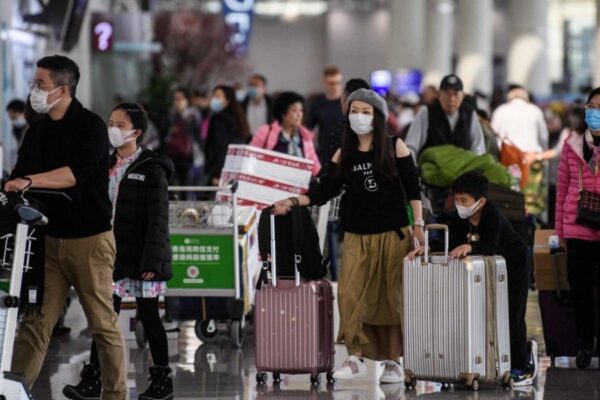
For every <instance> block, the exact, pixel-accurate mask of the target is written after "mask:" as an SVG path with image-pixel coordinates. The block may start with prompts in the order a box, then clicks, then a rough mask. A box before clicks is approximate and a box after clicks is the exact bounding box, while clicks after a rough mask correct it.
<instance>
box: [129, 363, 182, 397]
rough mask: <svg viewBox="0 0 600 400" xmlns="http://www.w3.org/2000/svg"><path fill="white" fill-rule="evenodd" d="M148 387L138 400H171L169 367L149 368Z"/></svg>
mask: <svg viewBox="0 0 600 400" xmlns="http://www.w3.org/2000/svg"><path fill="white" fill-rule="evenodd" d="M149 380H150V387H148V389H146V391H145V392H144V393H141V394H140V395H139V396H138V400H171V399H173V397H174V395H173V374H172V371H171V368H169V367H157V366H154V367H150V378H149Z"/></svg>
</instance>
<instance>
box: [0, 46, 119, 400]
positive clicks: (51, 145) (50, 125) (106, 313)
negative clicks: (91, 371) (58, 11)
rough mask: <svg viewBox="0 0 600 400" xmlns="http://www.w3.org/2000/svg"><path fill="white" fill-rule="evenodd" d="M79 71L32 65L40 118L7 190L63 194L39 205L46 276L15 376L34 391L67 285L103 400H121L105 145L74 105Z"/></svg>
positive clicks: (64, 65) (20, 338) (57, 61)
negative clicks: (92, 349)
mask: <svg viewBox="0 0 600 400" xmlns="http://www.w3.org/2000/svg"><path fill="white" fill-rule="evenodd" d="M78 81H79V68H78V66H77V64H76V63H75V62H73V61H72V60H70V59H69V58H67V57H64V56H58V55H56V56H50V57H45V58H42V59H41V60H39V61H38V62H37V69H36V71H35V78H34V80H33V81H32V82H31V84H30V86H31V106H32V108H33V110H34V111H36V112H37V113H40V114H42V117H41V118H39V119H37V120H35V121H33V122H32V123H31V125H30V127H29V129H28V130H27V133H26V134H25V137H24V138H23V144H22V145H21V148H20V149H19V154H18V159H17V163H16V166H15V168H14V170H13V171H12V173H11V177H10V179H11V180H9V181H8V182H7V183H6V184H5V186H4V190H6V191H11V192H17V191H25V190H27V189H28V188H30V187H31V188H41V189H55V190H60V191H64V192H66V193H67V194H68V195H69V196H70V197H71V199H72V201H67V200H64V199H63V198H62V197H59V196H46V197H44V198H43V199H41V198H40V200H41V203H42V204H43V209H42V211H43V212H44V213H45V214H46V215H47V216H48V219H49V224H48V226H47V228H46V235H47V236H46V253H45V270H44V271H45V277H44V285H43V291H42V292H38V293H39V294H38V296H39V297H41V298H42V299H43V300H42V301H41V309H40V312H39V313H32V314H27V315H25V316H24V317H23V319H22V321H21V324H20V326H19V331H18V334H17V338H16V341H15V348H14V354H13V362H12V370H13V372H16V373H19V374H21V375H24V377H25V380H26V382H27V383H28V384H29V385H33V383H34V382H35V380H36V379H37V377H38V375H39V372H40V370H41V368H42V364H43V362H44V358H45V356H46V352H47V349H48V344H49V341H50V336H51V334H52V328H53V327H54V325H55V323H56V321H57V320H58V318H59V317H60V315H61V312H62V309H63V306H64V304H65V300H66V298H67V294H68V292H69V289H70V288H71V286H73V287H74V288H75V290H76V291H77V294H78V296H79V300H80V302H81V305H82V307H83V310H84V312H85V315H86V318H87V321H88V324H89V326H90V328H91V331H92V335H93V337H94V340H95V341H96V343H97V346H98V354H99V359H100V368H101V370H102V386H103V392H102V399H104V400H107V399H115V400H117V399H118V400H121V399H125V398H126V394H127V381H126V369H125V359H124V349H123V341H122V337H121V331H120V329H119V325H118V322H117V315H116V313H115V312H114V310H113V302H112V273H113V265H114V259H115V242H114V236H113V233H112V229H111V215H112V211H111V210H112V207H111V203H110V200H109V197H108V179H107V176H108V168H109V143H108V135H107V134H106V132H107V128H106V125H105V124H104V122H103V121H102V119H101V118H100V117H98V116H97V115H96V114H94V113H92V112H91V111H89V110H87V109H86V108H84V107H83V105H82V104H81V103H80V102H79V101H78V100H77V98H75V91H76V88H77V83H78Z"/></svg>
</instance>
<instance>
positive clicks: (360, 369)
mask: <svg viewBox="0 0 600 400" xmlns="http://www.w3.org/2000/svg"><path fill="white" fill-rule="evenodd" d="M364 376H367V366H366V365H365V363H364V362H362V361H361V360H360V359H359V358H358V357H356V356H350V357H348V358H347V359H346V361H344V363H343V364H342V366H341V367H340V368H336V370H335V371H334V372H333V377H334V378H335V379H354V378H362V377H364Z"/></svg>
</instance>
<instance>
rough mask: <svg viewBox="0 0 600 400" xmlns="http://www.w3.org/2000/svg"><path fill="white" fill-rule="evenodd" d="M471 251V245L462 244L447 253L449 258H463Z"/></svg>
mask: <svg viewBox="0 0 600 400" xmlns="http://www.w3.org/2000/svg"><path fill="white" fill-rule="evenodd" d="M472 251H473V247H471V245H470V244H462V245H460V246H458V247H457V248H455V249H454V250H452V251H451V252H450V254H449V256H450V258H463V257H466V256H467V255H469V254H470V253H471V252H472Z"/></svg>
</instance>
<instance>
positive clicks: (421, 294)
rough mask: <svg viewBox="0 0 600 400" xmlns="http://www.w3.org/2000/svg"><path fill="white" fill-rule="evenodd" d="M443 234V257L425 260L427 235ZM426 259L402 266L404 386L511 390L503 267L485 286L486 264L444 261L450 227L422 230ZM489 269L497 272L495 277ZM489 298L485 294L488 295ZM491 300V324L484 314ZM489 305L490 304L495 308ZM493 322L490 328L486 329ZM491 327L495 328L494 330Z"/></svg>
mask: <svg viewBox="0 0 600 400" xmlns="http://www.w3.org/2000/svg"><path fill="white" fill-rule="evenodd" d="M432 229H443V230H444V239H445V251H444V254H443V255H441V256H440V255H431V257H430V254H429V244H428V240H429V230H432ZM425 241H426V243H425V256H424V257H423V258H422V259H420V258H417V259H414V260H408V259H405V260H404V349H405V351H404V353H405V354H404V360H405V366H406V386H407V387H409V388H410V387H415V385H416V381H417V379H423V380H430V381H438V382H443V383H464V384H466V385H467V386H469V387H471V388H472V389H473V390H477V389H478V388H479V381H482V380H485V381H495V380H496V379H498V378H499V377H502V379H503V381H504V382H505V384H507V385H509V384H510V381H509V379H510V376H509V373H510V344H509V342H508V335H509V331H508V295H507V290H506V289H507V284H506V283H507V282H506V265H505V263H504V262H503V261H502V262H501V261H500V259H501V258H500V259H491V258H489V259H488V264H491V263H495V264H496V265H495V268H488V269H490V271H488V272H489V273H490V281H489V284H492V283H494V284H495V283H499V284H498V285H494V286H493V287H492V288H491V290H488V288H487V287H486V286H488V285H486V260H485V258H484V257H480V256H473V257H467V258H464V259H461V260H458V259H456V260H452V259H449V258H448V227H447V226H445V225H428V226H427V227H426V228H425ZM492 269H495V270H496V272H495V271H493V270H492ZM488 292H489V293H488ZM488 295H489V296H493V297H494V298H493V299H491V298H490V299H489V300H490V301H491V302H493V303H499V304H501V305H499V306H497V307H496V306H492V307H491V310H492V311H490V318H488V313H487V311H486V309H487V308H488V306H489V304H488V303H487V300H488ZM493 303H491V304H493ZM488 321H492V323H491V324H490V325H486V324H487V323H488ZM492 325H493V326H492Z"/></svg>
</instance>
